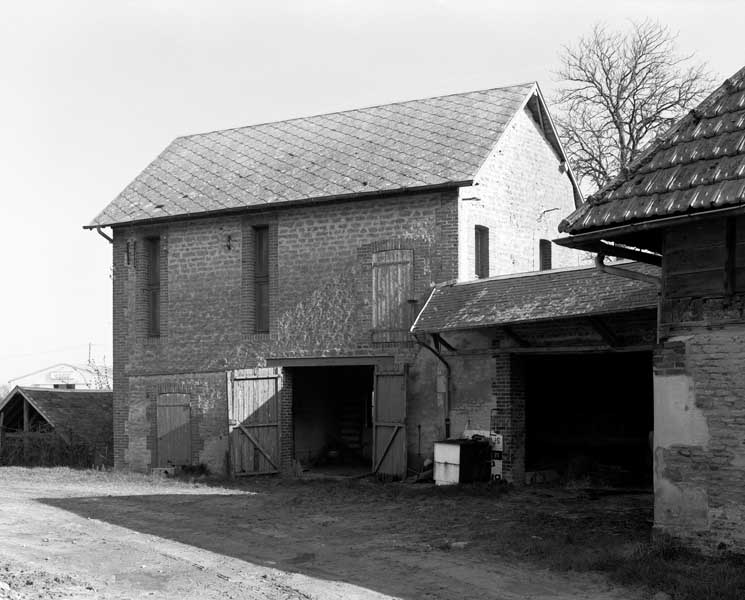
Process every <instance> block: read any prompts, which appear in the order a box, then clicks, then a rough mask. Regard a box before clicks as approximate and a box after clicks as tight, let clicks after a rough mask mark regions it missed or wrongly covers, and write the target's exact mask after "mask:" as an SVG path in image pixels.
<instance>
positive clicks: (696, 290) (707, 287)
mask: <svg viewBox="0 0 745 600" xmlns="http://www.w3.org/2000/svg"><path fill="white" fill-rule="evenodd" d="M723 268H724V264H722V265H721V266H720V268H719V269H715V270H711V271H701V272H698V273H690V274H684V275H671V276H669V277H667V278H666V279H665V295H666V296H667V297H668V298H688V297H693V298H700V297H703V296H715V295H718V294H724V280H723Z"/></svg>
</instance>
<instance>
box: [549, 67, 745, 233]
mask: <svg viewBox="0 0 745 600" xmlns="http://www.w3.org/2000/svg"><path fill="white" fill-rule="evenodd" d="M743 201H745V68H743V69H741V70H740V71H738V72H737V73H735V74H734V75H733V76H732V77H730V78H729V79H727V81H725V82H724V84H723V85H721V86H720V87H719V88H718V89H717V90H716V91H714V92H713V93H712V94H711V95H710V96H709V97H708V98H707V99H706V100H704V101H703V102H702V103H701V104H700V105H699V106H698V107H697V108H696V109H694V110H693V111H691V112H690V113H689V114H688V115H687V116H686V117H684V118H683V119H681V120H680V121H679V122H678V123H677V124H676V125H675V126H674V127H672V128H671V129H670V130H669V131H668V132H666V133H665V134H663V135H661V136H660V137H659V138H657V140H655V141H654V142H653V143H652V144H651V145H650V146H649V148H647V150H645V151H644V152H643V153H642V154H641V155H640V156H639V158H638V159H637V160H636V161H634V163H633V164H632V165H630V167H629V170H628V173H627V174H621V175H619V176H618V177H617V178H616V179H615V180H614V181H612V182H611V183H610V184H609V185H608V186H606V187H605V188H604V189H603V190H601V191H600V192H598V193H597V194H595V195H593V196H592V197H590V198H588V200H587V202H586V203H585V204H584V205H582V206H581V207H579V208H578V209H577V210H575V211H574V212H573V213H572V214H571V215H569V216H568V217H567V218H566V219H565V220H564V221H562V222H561V224H560V225H559V231H562V232H565V233H572V234H577V233H583V232H586V231H591V230H594V229H604V228H607V227H613V226H619V225H625V224H630V223H634V222H639V221H650V220H654V219H658V218H661V217H668V216H673V215H678V214H683V213H691V212H700V211H706V210H711V209H715V208H722V207H727V206H735V205H739V204H742V203H743Z"/></svg>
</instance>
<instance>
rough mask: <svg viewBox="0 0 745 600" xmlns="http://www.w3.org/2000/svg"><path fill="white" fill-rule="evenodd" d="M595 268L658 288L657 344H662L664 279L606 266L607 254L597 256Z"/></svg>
mask: <svg viewBox="0 0 745 600" xmlns="http://www.w3.org/2000/svg"><path fill="white" fill-rule="evenodd" d="M595 268H596V269H597V270H598V271H600V272H601V273H607V274H608V275H615V276H616V277H624V278H626V279H633V280H635V281H643V282H644V283H649V284H651V285H653V286H655V287H656V288H657V333H656V338H657V343H658V344H659V343H660V318H661V310H662V295H661V293H660V292H661V290H662V278H661V277H658V276H657V275H649V274H648V273H637V272H636V271H632V270H631V269H624V268H623V267H614V266H611V265H606V264H605V254H602V253H601V252H598V253H597V254H596V255H595Z"/></svg>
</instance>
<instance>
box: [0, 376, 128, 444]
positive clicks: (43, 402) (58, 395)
mask: <svg viewBox="0 0 745 600" xmlns="http://www.w3.org/2000/svg"><path fill="white" fill-rule="evenodd" d="M18 393H20V394H21V395H23V396H24V397H25V398H26V399H27V400H28V401H29V403H31V405H32V406H33V407H34V408H35V409H36V410H37V411H38V412H39V414H41V416H42V417H44V418H45V419H46V420H47V422H48V423H49V424H50V425H52V426H53V427H54V428H55V429H56V430H57V431H59V432H60V434H62V435H63V436H64V435H66V434H67V433H69V432H72V433H73V434H74V435H76V436H79V437H81V438H83V439H86V440H88V441H90V442H95V441H108V440H109V439H111V438H112V436H113V414H114V413H113V404H114V393H113V392H111V391H101V390H62V389H49V388H34V387H20V386H16V387H15V388H13V389H12V390H11V391H10V393H9V394H8V395H7V396H6V397H5V400H3V401H2V402H0V410H2V408H3V407H4V406H5V404H7V403H8V402H9V401H10V400H11V399H12V398H13V397H14V396H15V395H16V394H18Z"/></svg>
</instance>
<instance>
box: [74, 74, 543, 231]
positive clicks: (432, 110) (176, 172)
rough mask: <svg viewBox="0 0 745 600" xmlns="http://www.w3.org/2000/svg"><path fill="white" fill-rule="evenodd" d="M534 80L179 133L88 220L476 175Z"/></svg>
mask: <svg viewBox="0 0 745 600" xmlns="http://www.w3.org/2000/svg"><path fill="white" fill-rule="evenodd" d="M534 89H536V85H535V84H534V83H527V84H522V85H515V86H510V87H503V88H496V89H491V90H483V91H477V92H470V93H465V94H454V95H450V96H440V97H437V98H427V99H424V100H413V101H410V102H401V103H397V104H388V105H384V106H375V107H372V108H363V109H358V110H349V111H345V112H338V113H332V114H325V115H318V116H313V117H306V118H299V119H291V120H289V121H279V122H275V123H265V124H262V125H253V126H250V127H241V128H239V129H228V130H224V131H214V132H211V133H203V134H198V135H190V136H187V137H180V138H177V139H176V140H174V141H173V142H172V143H171V144H170V145H169V146H168V147H167V148H166V149H165V150H164V151H163V152H162V153H161V154H160V156H158V157H157V158H156V159H155V160H154V161H153V162H152V163H150V165H148V167H147V168H145V170H144V171H143V172H142V173H141V174H140V175H139V176H138V177H137V178H136V179H135V180H134V181H133V182H132V183H131V184H129V185H128V186H127V187H126V188H125V189H124V191H123V192H122V193H121V194H119V196H117V198H115V199H114V201H113V202H111V203H110V204H109V205H108V206H107V207H106V208H105V209H104V211H103V212H102V213H101V214H99V215H98V216H97V217H96V218H95V219H94V220H93V221H92V223H91V224H90V225H89V227H94V226H108V225H113V224H120V223H127V222H131V221H139V220H146V219H154V218H163V217H169V216H178V215H188V214H194V213H204V212H212V211H220V210H228V209H236V208H243V207H250V206H260V205H266V204H272V203H277V202H289V201H300V200H305V199H317V198H325V197H337V196H346V195H352V196H354V195H357V194H363V193H375V192H390V191H396V190H400V189H408V188H419V187H425V188H426V187H431V186H438V185H445V184H457V183H460V182H468V181H470V180H472V179H473V177H474V176H475V174H476V172H477V171H478V169H479V168H480V167H481V165H482V164H483V162H484V160H485V159H486V158H487V156H488V154H489V152H490V151H491V149H492V148H493V147H494V144H495V143H496V142H497V140H498V139H499V137H500V135H501V134H502V132H503V131H504V129H505V127H506V125H507V124H508V123H509V122H510V120H511V119H512V117H513V116H514V115H515V113H516V111H517V110H518V109H519V108H520V107H521V106H522V105H523V104H524V102H525V100H526V97H527V96H528V94H529V93H531V92H532V91H533V90H534Z"/></svg>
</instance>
